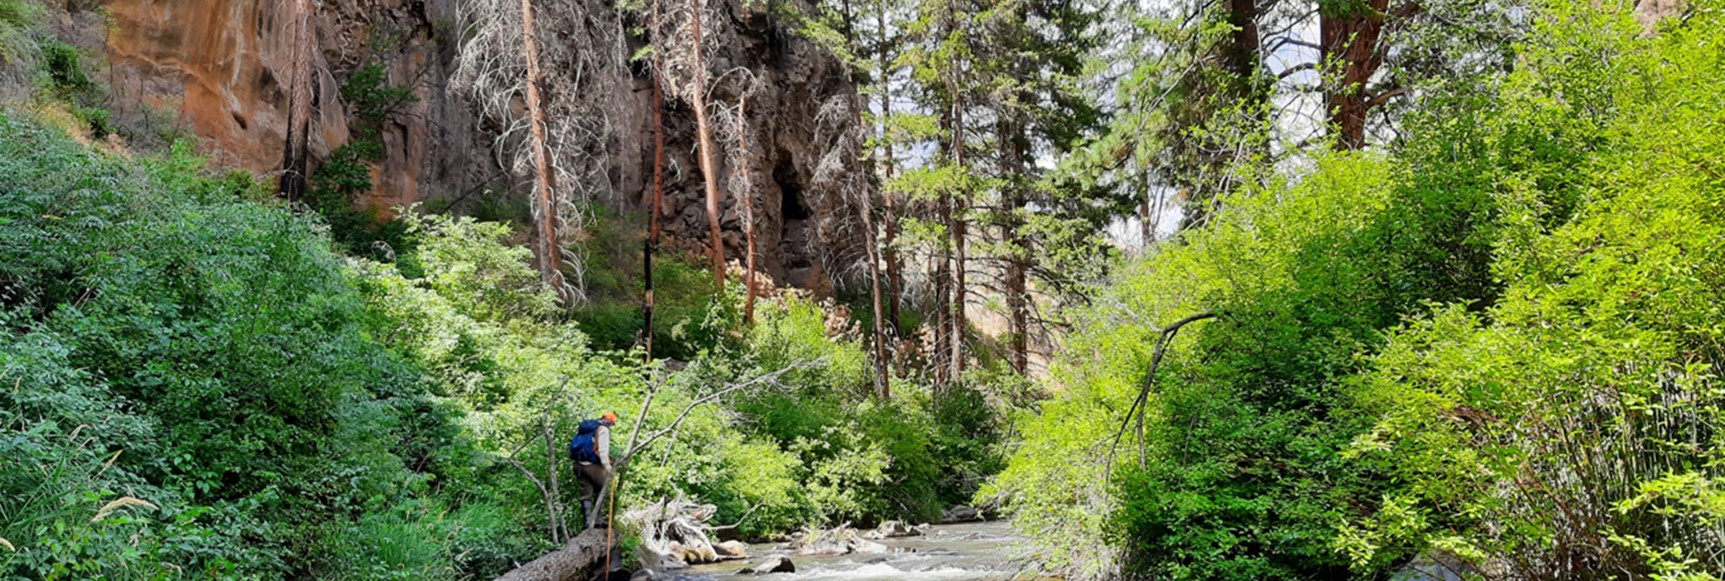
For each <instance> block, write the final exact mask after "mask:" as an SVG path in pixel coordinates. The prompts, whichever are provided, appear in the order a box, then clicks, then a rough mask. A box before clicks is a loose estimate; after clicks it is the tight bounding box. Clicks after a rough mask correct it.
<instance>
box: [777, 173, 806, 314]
mask: <svg viewBox="0 0 1725 581" xmlns="http://www.w3.org/2000/svg"><path fill="white" fill-rule="evenodd" d="M779 159H780V161H779V162H778V164H776V165H774V166H773V183H774V184H776V185H778V186H779V217H780V222H779V224H780V230H779V251H780V254H781V255H782V256H784V267H785V268H786V270H787V273H786V274H790V275H791V277H790V281H789V282H791V284H798V285H800V284H801V283H802V280H801V279H802V278H803V277H802V274H803V273H799V272H797V271H798V270H801V269H807V268H808V267H809V266H811V265H813V264H814V257H813V247H812V243H813V242H814V241H813V240H812V239H811V238H810V228H809V224H810V218H812V217H813V216H814V212H812V211H811V210H810V209H809V206H808V202H807V201H805V200H804V199H803V182H802V179H801V176H800V174H799V173H798V172H797V168H796V166H795V165H793V164H792V163H791V161H790V156H789V155H783V154H782V153H781V155H780V156H779Z"/></svg>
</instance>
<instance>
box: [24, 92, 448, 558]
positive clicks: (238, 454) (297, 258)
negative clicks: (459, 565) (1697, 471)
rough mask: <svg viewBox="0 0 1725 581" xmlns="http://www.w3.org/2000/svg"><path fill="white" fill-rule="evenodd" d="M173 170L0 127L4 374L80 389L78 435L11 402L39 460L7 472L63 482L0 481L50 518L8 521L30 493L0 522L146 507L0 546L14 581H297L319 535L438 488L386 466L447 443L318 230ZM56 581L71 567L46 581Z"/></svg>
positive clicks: (190, 166)
mask: <svg viewBox="0 0 1725 581" xmlns="http://www.w3.org/2000/svg"><path fill="white" fill-rule="evenodd" d="M178 153H179V152H178V151H177V152H176V155H174V156H171V157H168V158H149V159H143V160H141V161H138V162H130V161H129V160H122V159H117V158H110V157H105V156H101V155H97V154H93V153H91V152H89V151H87V150H84V149H83V148H81V147H79V146H77V145H75V144H74V143H73V142H71V141H70V140H69V139H67V138H66V137H65V136H63V135H57V134H54V133H53V132H52V131H49V130H45V129H43V128H41V127H38V126H36V125H34V124H32V123H31V122H29V121H27V120H22V119H17V118H14V117H11V116H9V115H0V303H3V304H4V307H5V309H6V311H5V312H6V314H5V325H4V327H5V329H6V333H8V334H10V335H11V337H20V338H23V339H20V340H18V341H17V342H13V341H11V340H8V341H7V342H6V343H5V344H6V345H7V348H8V349H9V350H15V351H11V353H9V355H8V356H7V357H8V358H13V359H12V360H14V361H63V363H59V364H56V365H63V366H64V367H66V368H68V369H77V370H79V371H78V372H77V374H78V375H69V376H65V377H66V379H63V380H60V381H63V382H71V383H72V384H83V385H87V386H89V387H85V388H79V389H61V390H60V391H64V392H65V393H66V394H68V396H70V395H76V397H78V398H82V400H75V399H68V400H61V403H60V404H56V405H60V406H70V407H61V408H60V409H62V410H63V411H61V412H55V413H61V414H65V413H70V412H71V411H74V410H84V411H79V412H78V413H81V414H85V417H86V418H87V419H81V420H77V421H78V422H79V423H78V424H70V423H61V422H62V421H66V422H69V421H71V420H72V419H75V418H77V417H79V416H70V417H68V418H65V419H62V420H55V419H54V418H52V417H48V416H45V415H43V414H46V413H47V412H44V411H41V410H37V411H27V410H30V409H32V408H31V407H30V405H34V404H29V405H24V403H23V402H21V405H20V407H19V408H18V409H19V410H21V411H19V412H17V413H29V414H32V416H27V417H20V418H8V419H7V420H5V421H4V422H3V423H0V429H4V430H5V431H6V432H7V433H8V434H13V433H20V432H19V431H20V430H23V431H30V430H37V431H35V432H33V433H35V434H36V436H33V437H37V438H40V439H42V441H43V442H44V443H45V444H51V446H50V447H49V448H47V449H48V450H50V452H48V453H47V454H46V455H22V456H20V457H19V461H24V462H30V463H32V464H34V465H36V466H57V467H59V468H56V469H54V470H50V471H49V473H57V474H60V476H56V477H54V478H53V479H50V480H46V481H38V482H22V483H12V484H8V486H16V487H20V488H28V489H30V490H34V491H36V492H32V493H30V494H29V495H28V496H29V497H32V498H48V499H50V500H48V501H39V502H32V503H31V504H29V505H27V506H24V507H23V508H17V509H14V508H10V505H11V503H13V502H15V500H14V499H17V498H24V497H25V496H26V495H24V494H20V495H19V496H16V497H14V496H12V495H7V497H6V499H4V500H0V504H6V505H8V508H6V509H0V510H4V511H6V512H10V513H12V514H16V515H20V516H19V520H18V521H15V522H38V521H42V522H46V521H44V519H47V521H59V522H62V523H74V522H85V523H88V522H90V521H89V519H90V517H89V516H84V515H88V514H89V513H90V512H91V511H94V510H95V509H96V507H98V506H100V505H101V503H102V502H105V501H108V500H112V499H114V498H118V497H120V496H122V495H123V494H130V495H131V496H133V497H136V498H140V499H142V500H144V501H147V502H149V503H151V504H152V505H154V506H155V507H157V508H154V509H149V508H147V507H146V508H145V509H143V510H139V509H137V508H132V509H125V512H123V513H120V514H119V515H117V516H115V517H114V519H113V520H109V519H106V518H105V519H101V520H99V521H97V522H96V523H93V524H91V525H86V526H81V527H73V528H66V529H64V530H65V531H67V532H65V533H61V532H59V531H60V530H61V529H59V528H54V529H52V530H55V531H56V536H54V537H46V538H39V537H38V536H37V535H35V534H33V533H18V532H14V531H11V530H8V531H7V534H9V535H11V536H9V537H8V538H9V539H10V540H12V541H13V543H14V545H16V546H18V547H20V550H19V551H18V555H23V556H22V557H11V558H12V559H13V561H12V562H11V565H9V566H11V567H12V568H13V570H22V571H34V573H32V574H40V575H47V576H49V577H55V576H68V575H69V576H73V577H86V576H97V575H114V576H129V575H143V576H150V575H154V574H155V571H156V569H155V567H157V566H158V564H159V566H161V567H168V566H169V565H168V564H170V563H171V564H172V565H173V566H175V567H182V568H184V567H194V570H211V571H223V573H221V574H222V575H223V576H234V577H250V576H263V577H281V576H289V575H292V574H294V573H295V572H303V571H305V570H306V568H307V567H309V566H311V565H312V563H313V562H314V560H315V559H316V557H315V556H316V555H319V554H322V553H323V552H325V551H326V550H327V549H328V547H324V546H320V545H319V542H318V539H319V538H320V536H319V535H317V534H315V533H316V531H318V530H321V529H324V528H326V527H328V526H330V523H336V522H343V521H345V520H346V519H347V518H348V517H349V516H350V515H354V514H359V513H363V512H365V511H367V510H371V509H375V508H377V507H380V506H388V505H392V504H395V503H397V502H399V501H401V500H403V499H405V498H410V497H411V496H412V495H414V494H418V493H421V492H423V491H424V490H425V489H424V486H423V485H422V484H419V483H420V482H423V480H424V479H426V478H429V477H431V476H432V475H429V474H418V473H415V472H414V471H413V470H412V469H410V468H409V467H408V466H407V465H406V463H405V462H404V461H403V459H402V458H401V457H400V456H399V455H398V451H411V453H413V454H417V455H421V456H427V455H438V454H439V453H440V452H436V451H433V450H434V449H436V448H439V447H441V446H444V445H446V443H447V440H446V439H444V440H440V439H439V438H442V437H443V436H440V434H446V430H445V429H444V428H443V426H444V425H445V424H447V421H448V417H447V416H446V415H444V414H442V413H439V412H437V411H436V410H435V409H434V408H435V406H432V405H430V402H429V401H428V400H426V399H425V395H424V393H423V389H424V387H423V385H422V384H421V383H419V381H418V372H417V371H416V370H415V369H413V368H412V367H410V366H404V365H402V364H401V363H400V362H399V361H397V360H396V359H395V358H394V357H393V356H392V355H391V354H389V353H388V352H386V351H384V350H383V349H382V348H381V347H380V346H378V345H377V344H375V343H373V342H371V341H370V340H369V339H368V338H366V336H365V335H363V334H362V333H361V327H360V321H361V317H360V315H361V314H362V311H361V307H362V303H361V302H360V300H359V298H360V297H359V295H358V294H357V293H356V292H354V289H353V287H352V286H351V285H350V284H349V282H348V279H347V276H346V274H345V272H344V268H343V265H342V262H341V261H340V260H339V258H338V257H336V256H335V255H333V254H332V253H331V252H330V250H329V244H328V241H327V239H326V238H324V237H323V236H322V235H321V234H320V233H319V231H318V230H317V228H316V227H315V226H314V225H313V224H311V223H308V222H306V221H304V220H301V219H299V218H297V217H295V216H293V215H292V214H290V213H289V212H287V211H286V210H285V209H283V208H280V207H273V206H265V205H258V204H256V203H254V202H251V201H247V200H243V199H240V198H239V197H238V196H235V195H233V194H234V192H233V188H234V187H236V184H238V182H236V181H235V180H231V179H230V180H213V179H208V178H205V177H203V173H202V167H201V165H199V164H198V163H197V162H196V160H194V159H191V158H189V157H184V156H181V155H178ZM242 181H243V180H242ZM238 185H245V184H238ZM80 378H87V379H80ZM9 379H11V380H12V382H13V383H15V384H17V386H18V388H19V393H21V394H22V393H25V391H24V390H23V386H22V382H21V380H20V379H18V378H9ZM68 385H71V384H68ZM54 390H56V388H51V387H49V386H46V385H37V386H32V388H31V389H30V390H29V392H28V393H30V394H41V393H46V392H51V391H54ZM30 397H32V398H34V397H40V396H39V395H31V396H30ZM27 399H28V398H27ZM80 401H82V402H84V403H79V402H80ZM8 409H11V408H10V406H8ZM102 409H109V410H114V412H121V411H122V410H123V413H114V412H108V413H102V412H100V410H102ZM93 413H94V414H100V419H98V418H97V417H96V416H88V414H93ZM49 415H51V414H49ZM127 418H136V420H128V419H127ZM89 420H94V421H89ZM44 421H48V422H49V423H43V422H44ZM117 422H118V423H117ZM85 424H89V425H87V426H86V425H85ZM55 426H59V427H55ZM79 426H84V427H79ZM101 426H116V427H115V428H113V429H107V428H103V427H101ZM125 426H131V427H125ZM59 430H70V432H76V433H77V434H78V437H77V439H74V438H73V437H72V436H70V435H69V433H68V432H60V431H59ZM116 430H117V431H116ZM57 434H67V435H57ZM54 442H59V443H58V444H54ZM398 442H408V443H410V445H407V446H402V447H400V448H399V449H398V448H397V446H396V444H397V443H398ZM26 472H31V471H26ZM7 473H8V474H13V473H14V472H13V471H12V470H7ZM53 499H60V500H53ZM138 506H140V507H143V506H145V505H138ZM56 515H60V516H56ZM9 520H10V519H9ZM57 526H60V525H57ZM80 531H82V532H80ZM122 535H131V537H132V538H135V539H136V540H135V541H130V542H131V545H130V546H131V547H132V548H129V549H122V548H117V547H118V545H114V546H111V547H110V548H113V549H114V551H113V552H114V555H115V561H112V562H108V561H101V560H90V561H78V562H76V563H67V562H64V561H61V562H59V564H56V559H60V560H69V559H74V558H76V556H77V555H80V554H85V553H91V552H97V551H102V550H106V549H103V548H102V547H103V546H104V544H103V543H110V542H111V541H113V540H116V539H119V540H127V537H126V536H122ZM104 539H106V540H104ZM65 543H72V544H65ZM43 555H47V556H49V557H47V558H44V559H37V558H36V557H34V556H43ZM57 567H70V568H69V569H65V570H64V571H61V572H59V573H53V574H48V573H50V572H52V571H56V570H59V569H56V568H57ZM116 568H119V569H124V571H117V570H116Z"/></svg>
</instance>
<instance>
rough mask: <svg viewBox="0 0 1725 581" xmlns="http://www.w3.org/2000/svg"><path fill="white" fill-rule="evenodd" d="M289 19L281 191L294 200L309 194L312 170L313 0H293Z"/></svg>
mask: <svg viewBox="0 0 1725 581" xmlns="http://www.w3.org/2000/svg"><path fill="white" fill-rule="evenodd" d="M287 6H288V7H289V19H290V20H291V21H292V22H293V27H294V31H293V35H294V36H293V59H292V64H291V65H290V66H292V67H293V71H292V73H291V75H290V76H289V77H288V78H289V81H288V134H287V140H286V143H285V146H286V147H285V148H284V149H285V150H284V151H283V152H282V173H281V180H280V181H279V182H278V183H277V195H279V196H281V197H282V198H283V199H286V200H288V201H290V202H297V201H299V200H302V199H304V198H305V194H306V178H307V177H308V176H307V173H308V172H309V171H310V169H309V166H310V162H309V159H308V158H309V157H310V155H309V154H308V152H307V149H308V148H309V143H310V140H309V139H308V137H309V135H308V134H309V133H310V132H311V101H312V86H311V85H312V74H311V69H312V55H313V54H314V53H313V50H314V45H315V44H316V39H315V37H316V34H317V31H316V30H315V29H313V28H312V22H311V16H312V14H311V13H312V3H311V0H292V1H291V2H289V3H288V4H287Z"/></svg>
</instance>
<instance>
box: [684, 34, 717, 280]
mask: <svg viewBox="0 0 1725 581" xmlns="http://www.w3.org/2000/svg"><path fill="white" fill-rule="evenodd" d="M689 13H690V14H689V30H690V35H691V36H692V37H693V38H694V43H695V52H694V57H695V63H694V66H695V86H694V87H693V88H692V89H691V90H690V91H689V93H690V95H691V99H692V100H693V101H694V103H693V105H694V106H695V133H696V136H697V139H698V140H699V146H700V149H701V151H700V155H701V178H702V179H704V180H706V182H707V184H706V185H707V236H708V238H710V239H711V240H710V242H712V247H711V248H710V249H709V250H708V258H709V259H711V260H712V262H713V287H714V290H716V291H718V292H721V293H723V292H724V290H725V239H724V236H723V233H722V232H721V231H720V229H719V218H720V216H719V180H718V171H719V170H718V168H717V167H716V166H715V162H714V161H713V147H714V146H713V131H712V127H711V126H709V125H708V124H707V64H706V61H705V60H703V59H702V56H701V52H702V49H701V45H702V44H704V43H703V42H702V40H701V0H689Z"/></svg>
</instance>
